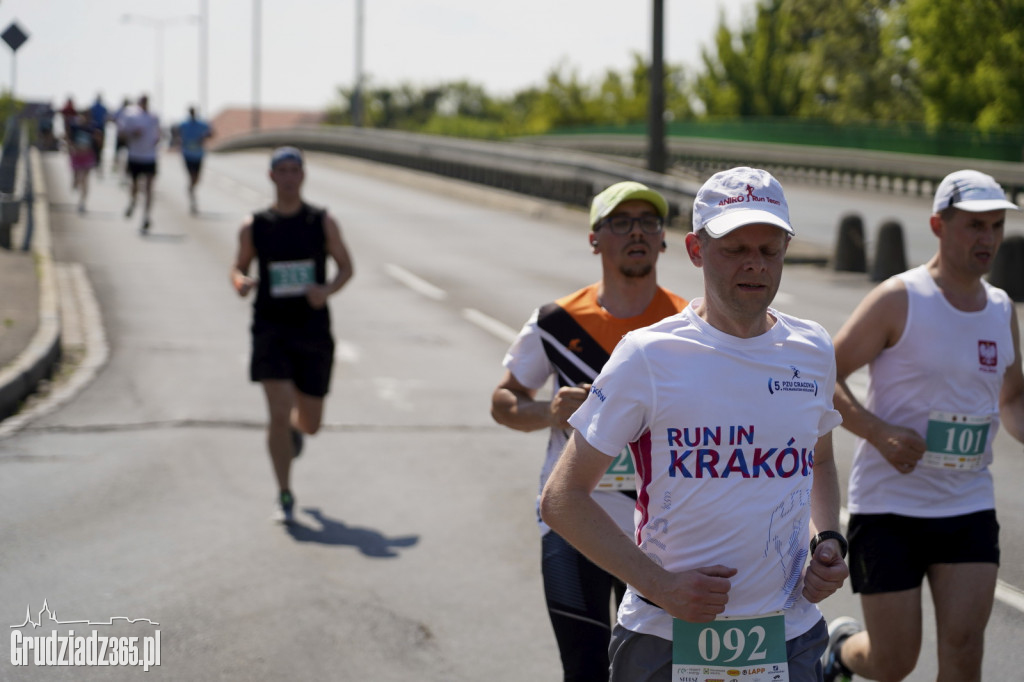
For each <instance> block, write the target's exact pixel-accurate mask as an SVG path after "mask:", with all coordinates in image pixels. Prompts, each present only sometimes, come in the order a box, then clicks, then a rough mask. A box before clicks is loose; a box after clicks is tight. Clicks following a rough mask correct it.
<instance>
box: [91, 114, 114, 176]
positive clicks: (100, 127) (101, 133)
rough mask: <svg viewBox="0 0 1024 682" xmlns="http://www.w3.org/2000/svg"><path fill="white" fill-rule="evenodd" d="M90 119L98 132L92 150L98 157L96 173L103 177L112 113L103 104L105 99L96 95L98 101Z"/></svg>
mask: <svg viewBox="0 0 1024 682" xmlns="http://www.w3.org/2000/svg"><path fill="white" fill-rule="evenodd" d="M89 117H90V118H91V119H92V126H93V128H95V130H96V134H95V136H94V137H93V142H92V148H93V153H94V154H95V156H96V166H95V168H96V173H97V174H98V175H100V176H102V175H103V145H104V144H106V139H107V121H109V120H110V111H109V110H108V109H107V107H106V105H105V104H103V97H102V96H101V95H96V101H95V102H93V103H92V106H91V107H89Z"/></svg>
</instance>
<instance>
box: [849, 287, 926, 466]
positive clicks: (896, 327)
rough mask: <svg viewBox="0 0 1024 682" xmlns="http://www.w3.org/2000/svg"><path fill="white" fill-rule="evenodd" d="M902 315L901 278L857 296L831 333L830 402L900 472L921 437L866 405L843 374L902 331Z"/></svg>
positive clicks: (910, 462) (915, 454)
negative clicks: (833, 377) (861, 297)
mask: <svg viewBox="0 0 1024 682" xmlns="http://www.w3.org/2000/svg"><path fill="white" fill-rule="evenodd" d="M906 319H907V292H906V288H905V287H904V285H903V283H902V282H901V281H899V280H896V279H890V280H887V281H885V282H883V283H882V284H879V285H878V286H877V287H875V288H874V289H873V290H872V291H871V293H869V294H868V295H867V296H866V297H865V298H864V300H863V301H861V303H860V305H858V306H857V308H856V309H855V310H854V311H853V314H852V315H851V316H850V318H849V319H848V320H847V321H846V323H845V324H844V325H843V327H842V328H841V329H840V330H839V333H838V334H836V337H835V351H836V393H835V406H836V409H837V410H839V413H840V414H841V415H843V427H844V428H846V429H847V430H848V431H850V432H851V433H853V434H855V435H857V436H860V437H861V438H864V439H866V440H867V441H868V442H869V443H871V444H872V445H874V446H875V447H876V448H877V449H878V451H879V452H881V453H882V456H883V457H885V458H886V459H887V460H888V461H889V463H890V464H892V465H893V467H895V468H896V470H897V471H900V472H901V473H909V472H910V471H912V470H913V467H914V466H915V465H916V464H917V461H918V460H920V459H921V457H922V456H923V455H924V450H925V442H924V438H922V437H921V435H920V434H918V433H917V432H916V431H914V430H912V429H908V428H906V427H904V426H901V425H899V424H890V423H889V422H886V421H884V420H882V419H879V418H878V417H877V416H875V415H874V414H873V413H872V412H870V411H869V410H867V409H866V408H865V407H864V406H863V405H862V404H861V403H860V401H859V400H857V398H856V397H855V396H854V395H853V392H852V391H851V390H850V387H849V385H848V384H847V378H848V377H849V376H850V375H851V374H852V373H853V372H855V371H856V370H858V369H860V368H861V367H863V366H864V365H867V364H868V363H870V362H871V361H872V360H874V359H875V358H876V357H878V355H879V354H880V353H881V352H882V351H884V350H885V349H886V348H889V347H891V346H893V345H895V344H896V342H898V341H899V340H900V337H901V335H902V334H903V327H904V326H905V324H906Z"/></svg>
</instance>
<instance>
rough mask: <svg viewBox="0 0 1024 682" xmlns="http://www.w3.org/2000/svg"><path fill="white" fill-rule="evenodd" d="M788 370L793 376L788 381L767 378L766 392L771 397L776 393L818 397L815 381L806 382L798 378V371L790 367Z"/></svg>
mask: <svg viewBox="0 0 1024 682" xmlns="http://www.w3.org/2000/svg"><path fill="white" fill-rule="evenodd" d="M789 368H790V369H791V370H793V375H792V376H791V377H790V378H789V379H776V378H774V377H768V392H769V393H771V394H772V395H775V394H776V393H790V392H793V391H796V392H798V393H813V394H814V395H818V382H817V381H815V380H813V379H812V380H810V381H808V380H806V379H804V378H802V377H801V376H800V370H799V369H797V368H796V367H794V366H793V365H790V366H789Z"/></svg>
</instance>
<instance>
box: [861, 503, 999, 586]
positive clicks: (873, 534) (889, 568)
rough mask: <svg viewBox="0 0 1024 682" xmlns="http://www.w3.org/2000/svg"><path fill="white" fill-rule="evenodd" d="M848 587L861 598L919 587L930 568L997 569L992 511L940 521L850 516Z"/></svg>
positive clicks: (996, 533) (996, 530)
mask: <svg viewBox="0 0 1024 682" xmlns="http://www.w3.org/2000/svg"><path fill="white" fill-rule="evenodd" d="M847 535H848V539H849V542H850V583H851V584H852V585H853V591H854V592H858V593H860V594H877V593H881V592H900V591H902V590H910V589H913V588H915V587H920V585H921V582H922V580H923V579H924V576H925V574H926V573H927V571H928V567H929V566H931V565H932V564H962V563H974V562H977V563H987V564H996V565H998V564H999V522H998V521H997V520H996V512H995V510H994V509H989V510H986V511H980V512H975V513H973V514H965V515H963V516H947V517H942V518H934V519H932V518H927V519H925V518H916V517H910V516H899V515H897V514H851V515H850V524H849V532H848V534H847Z"/></svg>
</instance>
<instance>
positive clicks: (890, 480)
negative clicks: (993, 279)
mask: <svg viewBox="0 0 1024 682" xmlns="http://www.w3.org/2000/svg"><path fill="white" fill-rule="evenodd" d="M1017 208H1018V207H1017V206H1016V205H1015V204H1013V203H1012V202H1010V201H1007V200H1006V194H1005V193H1004V192H1003V189H1002V187H1000V186H999V184H998V183H997V182H996V181H995V179H994V178H992V177H991V176H988V175H985V174H984V173H979V172H977V171H973V170H962V171H957V172H955V173H952V174H950V175H948V176H947V177H946V178H945V179H944V180H943V181H942V182H941V183H940V184H939V187H938V189H937V190H936V193H935V199H934V201H933V203H932V216H931V219H930V226H931V230H932V233H933V234H935V236H936V237H938V238H939V249H938V251H937V252H936V254H935V255H934V256H933V257H932V258H931V260H929V261H928V263H926V264H925V265H922V266H920V267H917V268H914V269H912V270H910V271H908V272H905V273H902V274H900V275H897V276H895V277H893V278H891V279H889V280H888V281H886V282H883V283H882V284H880V285H878V286H877V287H875V289H874V290H873V291H872V292H871V293H869V294H868V295H867V297H866V298H865V299H864V300H863V301H862V302H861V304H860V305H859V306H858V307H857V309H856V310H855V311H854V312H853V315H851V317H850V319H849V320H848V321H847V322H846V324H845V325H843V328H842V329H841V330H840V331H839V333H838V334H837V335H836V341H835V344H836V362H837V368H838V376H839V384H838V386H837V389H836V407H838V408H839V411H840V412H841V413H842V414H843V418H844V420H845V421H844V426H846V428H847V429H849V430H850V431H851V432H853V433H854V434H856V435H857V436H859V438H858V441H857V450H856V455H855V457H854V461H853V468H852V470H851V473H850V495H849V499H850V527H849V533H850V549H851V554H850V557H851V562H850V573H851V580H850V583H851V584H852V586H853V590H854V592H857V593H860V595H861V606H862V608H863V611H864V620H865V625H866V628H865V629H862V628H861V626H860V624H859V623H857V622H856V621H854V620H853V619H851V618H839V619H836V620H834V621H833V622H832V623H831V624H830V626H829V632H830V637H829V639H830V642H829V651H828V652H827V654H826V657H825V659H824V663H825V679H826V681H827V682H833V680H843V679H846V680H849V679H851V678H852V676H853V675H857V676H861V677H865V678H867V679H885V680H890V679H891V680H901V679H903V678H904V677H906V676H907V675H909V674H910V673H911V672H912V671H913V670H914V667H915V666H916V665H917V659H918V656H919V654H920V651H921V628H922V625H921V599H922V585H923V582H924V578H925V576H927V577H928V585H929V588H930V590H931V594H932V600H933V602H934V604H935V620H936V630H937V636H938V646H937V650H938V662H939V676H938V679H940V680H980V679H981V664H982V655H983V651H984V643H985V626H986V625H987V623H988V618H989V614H990V613H991V611H992V603H993V600H994V597H995V587H996V575H997V573H998V568H999V523H998V521H997V520H996V512H995V492H994V489H993V482H992V474H991V472H990V471H989V464H990V463H991V462H992V439H993V438H994V437H995V435H996V431H998V430H999V424H1000V421H1002V423H1003V424H1004V425H1005V426H1006V430H1007V431H1008V432H1009V433H1010V435H1012V436H1013V437H1014V438H1016V439H1017V440H1024V374H1022V372H1021V359H1020V341H1019V338H1018V325H1017V315H1016V312H1015V311H1014V306H1013V302H1012V301H1011V300H1010V298H1009V296H1007V295H1006V292H1004V291H1003V290H1001V289H998V288H996V287H993V286H991V285H989V284H988V283H987V282H985V281H984V280H983V279H982V277H983V276H984V275H985V274H986V273H987V272H988V271H989V269H990V268H991V265H992V261H993V259H994V258H995V255H996V251H997V250H998V249H999V245H1000V243H1001V242H1002V239H1003V229H1004V226H1005V219H1006V211H1007V210H1008V209H1009V210H1015V209H1017ZM864 365H868V366H869V371H870V379H869V384H868V394H867V400H866V401H865V404H863V405H862V404H861V403H860V402H859V401H858V400H857V399H856V398H855V397H854V395H853V393H852V392H851V391H850V389H849V388H848V386H847V385H846V378H847V377H848V376H849V375H850V374H851V373H853V372H854V371H856V370H857V369H859V368H860V367H863V366H864Z"/></svg>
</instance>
